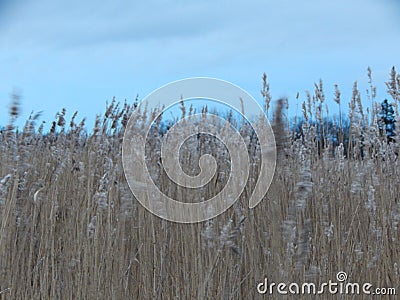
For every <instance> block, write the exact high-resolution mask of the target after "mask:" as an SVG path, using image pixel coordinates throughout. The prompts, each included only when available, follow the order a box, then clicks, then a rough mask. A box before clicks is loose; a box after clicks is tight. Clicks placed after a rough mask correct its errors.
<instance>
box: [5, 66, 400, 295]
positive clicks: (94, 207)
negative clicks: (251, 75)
mask: <svg viewBox="0 0 400 300" xmlns="http://www.w3.org/2000/svg"><path fill="white" fill-rule="evenodd" d="M368 75H369V76H371V72H370V70H369V73H368ZM399 78H400V77H399V75H397V74H396V71H395V69H394V68H393V70H392V73H391V75H390V79H389V82H388V83H387V86H388V92H389V95H391V96H392V97H393V99H392V100H393V102H394V105H395V107H396V117H397V118H399V114H398V110H397V105H398V102H399V100H400V99H399V95H400V79H399ZM263 79H264V85H263V91H262V92H263V93H262V94H263V96H264V98H265V101H266V103H265V107H266V110H270V113H271V110H272V108H273V107H275V108H274V110H273V114H274V116H273V120H274V122H273V127H274V132H275V137H276V141H277V147H278V161H277V168H276V174H275V177H274V181H273V183H272V185H271V187H270V189H269V191H268V193H267V195H266V197H265V199H264V200H263V201H262V202H261V203H260V204H259V205H258V206H257V207H256V208H255V209H252V210H250V209H249V208H248V195H249V193H251V190H252V187H253V186H254V181H255V180H256V179H257V176H258V169H257V163H259V160H260V155H259V152H257V147H256V144H257V141H256V139H253V138H248V139H247V140H246V141H247V145H248V147H249V153H250V156H251V161H252V163H253V165H254V167H252V168H251V169H250V170H251V172H250V179H249V182H248V185H247V186H246V189H245V191H244V192H243V194H242V195H241V197H240V199H239V201H238V202H236V203H235V204H234V205H233V206H232V207H231V208H230V209H229V210H227V211H226V212H225V213H223V214H222V215H220V216H218V217H216V218H215V219H213V220H209V221H205V222H202V223H197V224H177V223H173V222H168V221H165V220H162V219H160V218H158V217H156V216H154V215H152V214H151V213H149V212H148V211H147V210H146V209H144V208H143V207H142V206H141V205H140V204H139V203H138V201H136V199H135V198H134V196H133V194H132V193H131V191H130V190H129V187H128V185H127V182H126V179H125V177H124V173H123V168H122V162H121V157H122V154H121V149H122V139H123V134H124V128H125V126H126V124H127V121H128V119H129V117H130V115H131V113H132V111H133V110H134V109H136V106H137V105H136V104H133V105H129V104H127V103H125V104H122V105H119V104H118V103H116V101H112V102H111V103H110V104H109V105H107V108H106V112H105V113H104V115H103V116H98V117H97V119H96V123H95V126H94V128H93V129H92V130H91V131H87V130H86V129H85V124H84V123H85V121H84V120H82V121H81V122H77V121H76V114H74V116H73V118H72V120H70V121H69V122H67V121H66V120H65V113H66V112H65V110H61V112H59V113H58V114H57V117H56V119H55V121H54V122H53V123H52V128H51V129H50V131H49V132H46V133H45V132H43V126H42V125H41V124H37V122H38V119H39V115H32V116H31V118H30V119H29V120H28V121H27V122H26V125H25V126H24V128H23V129H21V130H16V129H15V128H14V121H15V118H16V117H17V116H18V111H19V105H20V103H19V99H18V97H17V96H15V97H13V99H12V105H11V111H10V122H9V123H10V124H9V125H8V126H7V127H6V128H5V129H4V130H3V131H2V132H1V135H0V299H262V298H263V297H266V296H263V295H260V294H258V292H257V289H256V286H257V284H258V283H259V282H262V281H263V280H264V278H265V277H267V278H268V280H269V281H270V282H298V283H299V284H301V283H302V282H315V283H322V282H328V281H329V280H335V279H336V274H337V273H338V272H339V271H344V272H346V273H347V275H348V278H349V280H351V282H359V283H364V282H370V283H371V284H373V286H375V287H394V288H396V290H397V293H400V270H399V268H400V266H399V265H400V184H399V183H400V164H399V160H398V158H397V153H398V146H399V144H398V143H397V142H396V141H392V142H390V143H388V141H387V139H386V137H385V135H382V134H381V132H380V130H379V127H378V119H379V115H378V108H379V107H378V106H377V105H376V104H375V103H376V102H377V101H376V99H375V91H374V87H373V85H372V81H371V87H370V90H369V91H370V93H369V94H368V95H369V96H370V97H371V103H372V104H371V108H370V109H368V110H367V109H365V108H363V107H362V102H361V96H360V95H361V93H360V92H359V91H358V88H357V85H356V84H355V85H354V91H353V97H352V99H351V101H350V103H349V107H350V108H349V116H348V119H349V122H350V123H349V124H350V126H348V127H344V126H342V119H341V118H340V120H339V119H338V120H337V122H336V123H335V124H336V125H335V126H336V132H339V134H338V139H337V140H333V139H331V138H330V136H329V135H328V134H326V133H324V129H325V130H326V131H327V130H328V129H327V127H324V126H325V125H324V124H326V123H325V121H324V120H325V117H327V116H329V115H328V114H327V112H326V110H325V96H324V91H323V85H322V82H320V83H319V84H317V85H316V86H315V91H314V93H312V94H311V93H310V94H308V95H307V96H306V99H305V100H304V102H303V113H304V115H303V122H302V125H301V129H302V130H301V132H302V135H301V137H300V138H299V137H298V136H297V135H296V133H295V132H294V130H293V126H290V122H291V121H289V120H288V119H287V118H286V116H285V114H284V113H283V112H284V110H285V105H286V102H285V101H279V102H278V104H277V105H275V106H274V105H272V104H273V103H272V102H271V97H270V94H269V85H268V83H267V77H266V76H264V77H263ZM334 100H335V101H336V103H337V104H338V105H342V102H343V101H342V99H340V91H339V89H338V88H337V89H336V95H335V99H334ZM203 112H204V111H203ZM190 113H191V112H190ZM324 113H325V115H324ZM149 116H151V112H146V111H143V113H142V121H144V122H145V121H146V120H147V118H148V117H149ZM312 120H314V122H312ZM240 130H241V134H242V135H243V136H244V137H251V136H252V133H253V132H252V131H251V128H249V127H248V126H244V127H243V128H240ZM344 136H348V137H349V138H348V139H347V140H345V139H344V138H343V137H344ZM162 138H163V136H162V133H160V131H157V130H155V131H154V132H153V135H152V138H151V140H149V141H148V144H149V145H148V147H149V151H152V149H156V148H157V147H158V145H159V143H160V141H161V140H162ZM192 144H193V145H191V144H189V146H187V147H186V148H187V150H188V151H186V154H183V155H184V156H183V157H182V163H183V166H182V167H183V169H184V170H189V171H188V172H189V173H190V170H193V168H195V167H196V164H193V155H194V157H197V156H196V155H199V153H201V152H202V151H206V152H214V153H216V157H218V160H220V161H221V166H222V168H226V166H227V164H226V162H225V161H224V159H225V158H226V155H227V154H226V153H225V152H224V151H223V149H222V150H221V148H220V147H217V146H218V144H217V143H210V142H208V143H207V141H205V140H202V139H199V140H193V141H192ZM252 149H253V150H252ZM196 151H197V152H196ZM199 151H200V152H199ZM150 153H152V152H150ZM188 153H189V154H190V155H191V156H189V154H188ZM185 155H186V156H185ZM152 160H153V161H152ZM156 160H157V159H156V158H155V156H150V158H149V164H152V166H153V167H154V176H153V178H155V180H157V181H158V185H159V186H160V187H161V188H163V189H166V190H168V193H169V194H170V195H172V196H174V193H176V194H175V196H176V197H177V198H179V195H180V194H178V193H180V192H179V191H178V190H176V189H174V188H173V187H169V186H168V180H167V179H166V178H165V176H166V175H165V173H163V172H162V171H161V169H157V167H156V166H157V161H156ZM224 166H225V167H224ZM222 171H223V170H222ZM193 172H194V173H195V171H193ZM223 184H224V180H220V179H215V181H213V182H212V185H209V186H208V187H207V189H205V190H204V191H203V192H204V196H205V197H210V196H211V195H213V194H215V193H216V192H218V191H219V190H220V189H221V186H222V185H223ZM268 297H269V298H274V299H275V298H276V299H284V298H285V297H283V296H281V295H277V294H274V295H269V296H268ZM301 297H304V298H307V297H306V296H301ZM301 297H300V298H301ZM335 297H337V295H329V294H326V295H323V298H324V299H330V298H332V299H333V298H335ZM358 297H360V299H361V296H358ZM289 298H290V297H289ZM344 298H346V297H344ZM348 298H349V299H350V298H351V299H354V296H352V297H350V296H348ZM356 298H357V297H356ZM335 299H336V298H335Z"/></svg>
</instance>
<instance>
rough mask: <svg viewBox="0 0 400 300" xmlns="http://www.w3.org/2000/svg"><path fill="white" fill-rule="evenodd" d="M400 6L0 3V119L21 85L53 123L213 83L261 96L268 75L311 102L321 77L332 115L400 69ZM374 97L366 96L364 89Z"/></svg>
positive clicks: (276, 1) (26, 104) (385, 2)
mask: <svg viewBox="0 0 400 300" xmlns="http://www.w3.org/2000/svg"><path fill="white" fill-rule="evenodd" d="M399 16H400V4H399V2H397V1H394V0H393V1H392V0H353V1H345V0H336V1H322V0H303V1H288V0H269V1H268V0H267V1H265V0H264V1H235V0H233V1H232V0H231V1H224V0H214V1H182V0H163V1H154V0H150V1H140V2H139V1H130V2H129V3H128V2H124V1H100V2H99V1H92V0H89V1H85V2H82V1H67V2H66V1H54V0H53V1H52V0H37V1H34V0H26V1H23V0H16V1H9V2H7V1H2V0H0V124H2V125H5V124H6V123H7V121H8V103H9V101H10V94H11V93H12V92H13V90H14V89H17V90H20V91H21V92H22V97H23V98H22V104H23V115H22V119H25V118H26V117H27V116H28V115H29V113H30V111H32V110H34V111H41V110H43V111H44V114H43V117H42V119H43V120H46V121H47V122H48V123H50V122H51V121H52V120H53V117H54V115H55V113H56V112H57V111H59V110H61V108H62V107H65V108H66V109H67V111H68V116H70V115H71V114H72V113H73V111H75V110H78V111H79V114H78V116H80V118H82V117H83V116H86V117H88V119H89V121H90V122H89V124H88V125H89V127H91V126H92V122H93V120H94V117H95V115H96V114H98V113H102V112H103V111H104V107H105V102H106V100H111V98H112V97H113V96H116V98H117V100H120V101H123V100H124V99H125V98H126V99H128V100H129V101H133V100H134V99H135V97H136V94H139V97H140V98H143V97H145V96H146V95H147V94H148V93H150V92H151V91H153V90H154V89H156V88H158V87H160V86H162V85H164V84H166V83H169V82H171V81H175V80H179V79H183V78H187V77H193V76H202V77H203V76H207V77H216V78H220V79H224V80H228V81H230V82H232V83H234V84H236V85H239V86H240V87H242V88H243V89H245V90H246V91H248V92H249V93H250V94H252V95H253V97H254V98H256V99H257V100H260V101H261V95H260V89H261V87H262V82H261V77H262V74H263V72H266V73H267V74H268V78H269V82H270V86H271V94H272V96H273V98H275V99H276V98H278V97H280V96H287V97H289V102H290V103H291V112H292V113H294V112H295V108H296V107H295V106H296V105H295V103H296V102H295V96H296V93H297V92H300V100H305V99H306V97H305V93H304V92H305V91H306V90H309V91H311V92H312V91H313V90H314V82H318V81H319V79H320V78H321V79H322V80H323V81H324V85H325V88H326V90H325V91H326V98H327V99H328V100H329V101H330V104H331V109H330V110H331V111H334V110H335V105H334V103H333V101H331V100H332V99H333V85H334V84H335V83H337V84H339V87H340V89H341V91H342V94H343V101H344V102H346V103H347V101H348V99H349V98H350V95H351V89H352V85H353V82H354V81H355V80H357V81H359V85H360V89H361V91H362V92H364V91H365V89H366V88H367V87H368V84H367V71H366V70H367V67H368V66H371V68H372V71H373V78H374V82H375V84H376V85H377V87H378V98H379V99H383V98H385V97H389V96H388V95H387V94H386V93H385V91H386V88H385V85H384V81H387V80H388V79H389V72H390V69H391V67H392V66H395V67H396V68H397V70H398V71H400V65H399V55H398V53H399V52H398V51H399V49H400V18H399ZM363 95H364V100H365V101H366V97H365V93H363Z"/></svg>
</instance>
